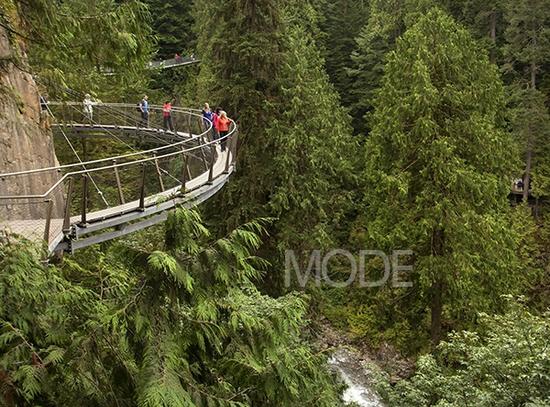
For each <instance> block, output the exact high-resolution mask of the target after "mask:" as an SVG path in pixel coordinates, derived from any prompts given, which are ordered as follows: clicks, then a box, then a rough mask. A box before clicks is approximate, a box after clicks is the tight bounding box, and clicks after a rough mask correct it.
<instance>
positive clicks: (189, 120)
mask: <svg viewBox="0 0 550 407" xmlns="http://www.w3.org/2000/svg"><path fill="white" fill-rule="evenodd" d="M187 128H188V130H189V137H191V112H187Z"/></svg>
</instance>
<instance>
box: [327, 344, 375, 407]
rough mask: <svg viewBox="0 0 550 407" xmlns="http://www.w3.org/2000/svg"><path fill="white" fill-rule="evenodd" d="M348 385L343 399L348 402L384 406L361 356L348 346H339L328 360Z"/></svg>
mask: <svg viewBox="0 0 550 407" xmlns="http://www.w3.org/2000/svg"><path fill="white" fill-rule="evenodd" d="M328 364H329V366H330V367H331V369H333V370H334V371H335V372H336V373H337V374H338V376H339V377H340V379H341V380H342V381H343V382H344V384H345V385H346V390H345V391H344V394H343V395H342V399H343V400H344V402H345V403H346V404H353V403H355V404H353V405H356V406H360V407H384V404H383V403H382V401H381V400H380V397H379V396H378V395H377V394H376V392H375V391H374V390H373V389H372V387H371V383H370V379H369V371H368V369H367V368H366V367H365V366H364V365H363V363H362V362H361V360H359V356H358V355H356V354H354V353H353V352H351V351H350V350H348V349H346V348H343V347H341V348H338V349H337V350H336V351H335V352H334V353H333V354H332V356H331V357H330V359H329V361H328Z"/></svg>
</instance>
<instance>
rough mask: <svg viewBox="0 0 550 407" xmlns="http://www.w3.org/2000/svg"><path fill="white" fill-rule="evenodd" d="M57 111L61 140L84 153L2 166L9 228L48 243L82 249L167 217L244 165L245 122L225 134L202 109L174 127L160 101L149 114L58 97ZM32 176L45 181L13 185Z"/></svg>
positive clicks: (181, 116) (2, 210) (54, 119)
mask: <svg viewBox="0 0 550 407" xmlns="http://www.w3.org/2000/svg"><path fill="white" fill-rule="evenodd" d="M48 113H49V114H48V115H49V119H48V120H49V121H50V122H51V128H52V131H53V134H54V137H55V138H56V140H57V143H56V144H57V147H59V145H60V143H64V144H66V145H67V146H68V147H69V149H67V148H66V147H65V146H64V145H63V152H64V153H66V152H70V153H71V155H72V156H73V157H74V158H75V160H74V161H73V162H72V163H71V164H62V165H57V166H53V167H49V168H39V169H29V170H26V171H20V172H13V173H5V174H0V230H2V229H3V230H7V231H9V232H11V233H14V234H17V235H19V236H22V237H24V238H26V239H28V240H30V241H34V242H43V243H44V244H45V246H46V247H47V250H48V252H49V253H53V252H61V251H66V252H71V253H72V252H74V251H75V250H78V249H80V248H83V247H87V246H90V245H92V244H95V243H100V242H104V241H107V240H111V239H114V238H117V237H121V236H124V235H127V234H130V233H133V232H136V231H139V230H142V229H144V228H147V227H149V226H152V225H155V224H158V223H160V222H163V221H164V220H165V219H166V217H167V212H168V211H170V210H171V209H173V208H175V207H176V206H178V205H182V206H185V207H193V206H196V205H198V204H200V203H201V202H204V201H205V200H207V199H208V198H210V197H211V196H213V195H214V194H215V193H216V192H218V191H219V190H220V189H221V188H222V187H223V185H224V184H225V183H226V182H227V181H228V179H229V177H230V175H231V173H232V172H233V171H234V169H235V157H236V154H235V152H236V147H237V137H238V132H237V126H236V124H235V122H233V121H232V122H231V125H230V129H229V132H228V134H227V135H226V136H225V137H223V138H220V139H216V138H215V137H213V135H214V132H213V130H212V123H210V122H209V121H205V120H204V119H203V118H202V115H201V114H200V111H198V110H194V109H185V108H173V109H172V120H173V123H174V129H173V130H172V131H166V130H164V129H163V123H162V119H163V117H162V116H163V115H162V107H161V106H150V118H149V120H148V121H147V122H144V121H143V120H142V119H141V118H140V117H139V113H138V112H136V106H135V105H132V104H121V103H98V104H95V105H94V106H93V113H92V114H91V115H90V114H86V113H85V112H84V111H83V106H82V103H49V104H48ZM106 143H110V144H109V148H106V147H105V144H106ZM115 147H116V148H115ZM114 148H115V150H116V149H118V150H121V151H122V153H121V154H119V155H113V156H111V155H110V154H107V155H109V156H108V157H105V158H94V159H92V160H90V159H89V156H90V155H91V154H90V153H91V151H90V150H94V151H93V153H94V155H101V153H102V152H103V151H105V152H109V151H113V149H114ZM57 149H58V150H60V149H59V148H57ZM118 150H117V151H118ZM59 155H60V154H59V151H58V156H59ZM45 179H46V180H50V182H49V183H43V180H45ZM28 184H32V185H40V188H41V189H40V190H38V191H36V192H35V191H33V194H26V195H18V194H16V193H15V194H14V193H10V191H17V190H18V186H20V185H28Z"/></svg>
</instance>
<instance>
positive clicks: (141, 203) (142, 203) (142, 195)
mask: <svg viewBox="0 0 550 407" xmlns="http://www.w3.org/2000/svg"><path fill="white" fill-rule="evenodd" d="M138 209H139V210H140V211H144V210H145V163H143V164H141V189H140V193H139V206H138Z"/></svg>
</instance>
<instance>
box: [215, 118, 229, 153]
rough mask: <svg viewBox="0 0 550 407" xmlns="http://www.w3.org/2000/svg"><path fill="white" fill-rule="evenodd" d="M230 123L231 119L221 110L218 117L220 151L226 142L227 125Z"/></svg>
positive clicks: (223, 148) (223, 149)
mask: <svg viewBox="0 0 550 407" xmlns="http://www.w3.org/2000/svg"><path fill="white" fill-rule="evenodd" d="M230 125H231V120H230V119H229V117H227V113H225V112H224V111H223V110H222V111H221V112H220V117H219V118H218V131H219V134H220V139H222V141H221V147H222V151H225V145H226V144H227V138H226V136H227V134H228V133H229V126H230Z"/></svg>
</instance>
